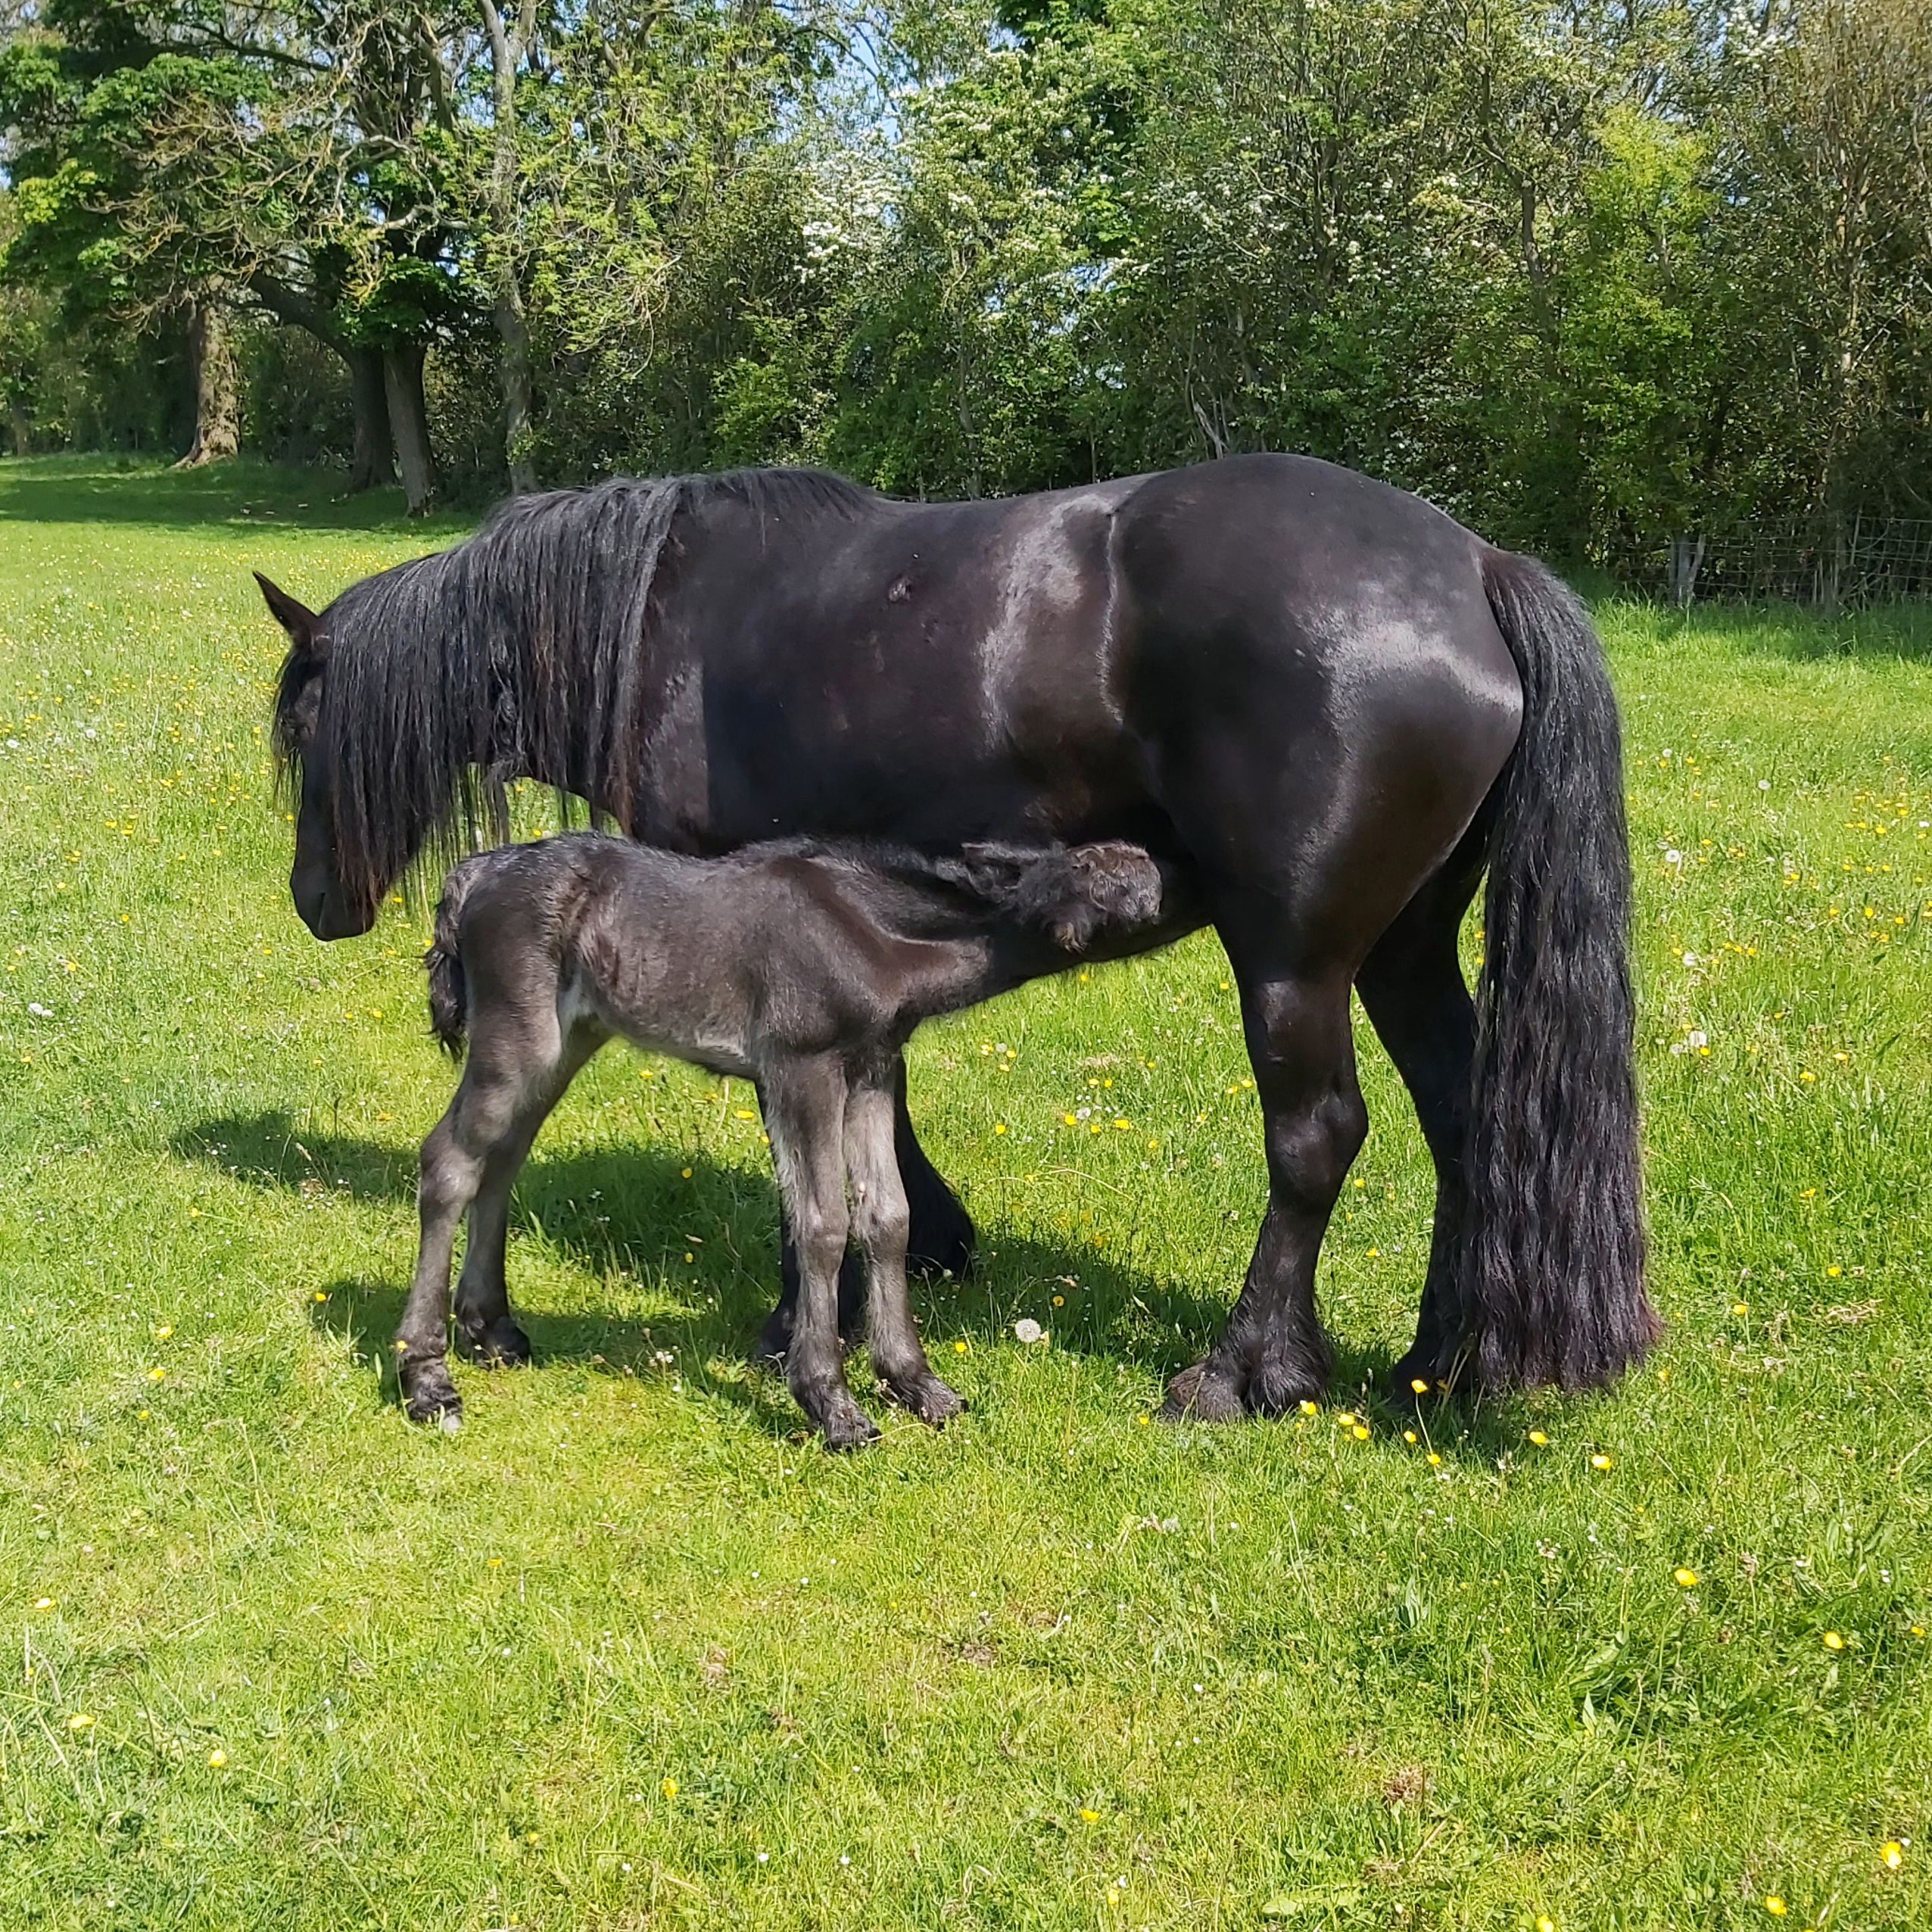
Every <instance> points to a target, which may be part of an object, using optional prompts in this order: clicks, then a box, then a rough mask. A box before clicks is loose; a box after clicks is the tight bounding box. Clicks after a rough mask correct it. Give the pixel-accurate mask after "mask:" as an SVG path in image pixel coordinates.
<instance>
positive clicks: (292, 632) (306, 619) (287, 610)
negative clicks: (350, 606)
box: [255, 570, 322, 650]
mask: <svg viewBox="0 0 1932 1932" xmlns="http://www.w3.org/2000/svg"><path fill="white" fill-rule="evenodd" d="M255 581H256V582H257V584H260V586H261V587H262V597H263V600H264V601H265V602H266V603H267V605H268V607H269V611H270V614H271V615H273V618H274V619H275V621H276V623H278V624H279V625H281V626H282V629H283V630H285V631H287V632H288V641H289V642H290V643H291V644H297V645H300V646H301V647H303V648H304V649H305V650H314V649H315V648H316V638H317V637H319V635H320V634H321V631H322V621H321V619H319V618H318V617H317V616H316V614H315V612H313V611H312V610H311V609H310V608H309V607H308V606H307V604H305V603H301V602H300V601H299V600H298V599H296V598H294V597H291V596H290V595H289V594H288V592H287V591H285V590H284V589H283V588H282V586H281V585H280V584H278V583H276V581H274V580H273V578H268V577H264V576H263V575H262V573H261V572H260V571H259V570H258V571H257V572H255Z"/></svg>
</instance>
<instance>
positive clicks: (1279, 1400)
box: [1246, 1362, 1328, 1416]
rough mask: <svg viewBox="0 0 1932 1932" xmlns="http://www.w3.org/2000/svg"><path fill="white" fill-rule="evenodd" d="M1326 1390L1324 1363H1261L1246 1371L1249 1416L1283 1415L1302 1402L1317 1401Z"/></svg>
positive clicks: (1326, 1377) (1326, 1378) (1326, 1373)
mask: <svg viewBox="0 0 1932 1932" xmlns="http://www.w3.org/2000/svg"><path fill="white" fill-rule="evenodd" d="M1327 1389H1328V1372H1327V1367H1326V1363H1323V1365H1322V1366H1320V1367H1315V1366H1310V1365H1309V1364H1307V1363H1301V1362H1263V1363H1257V1365H1256V1366H1254V1368H1252V1369H1251V1370H1249V1371H1248V1388H1247V1391H1246V1401H1247V1407H1248V1413H1249V1414H1250V1415H1251V1416H1285V1415H1286V1414H1287V1413H1288V1412H1289V1410H1291V1409H1293V1408H1295V1407H1298V1406H1299V1405H1300V1404H1302V1403H1304V1402H1319V1401H1320V1400H1321V1399H1322V1397H1323V1394H1326V1392H1327Z"/></svg>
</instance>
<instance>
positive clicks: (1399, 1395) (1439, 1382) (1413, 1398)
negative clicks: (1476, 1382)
mask: <svg viewBox="0 0 1932 1932" xmlns="http://www.w3.org/2000/svg"><path fill="white" fill-rule="evenodd" d="M1417 1382H1420V1383H1421V1384H1422V1387H1421V1388H1417V1387H1416V1383H1417ZM1468 1385H1469V1377H1468V1376H1466V1375H1463V1376H1458V1375H1457V1373H1455V1372H1454V1370H1453V1369H1452V1370H1451V1372H1450V1373H1447V1375H1445V1374H1444V1373H1442V1370H1441V1365H1440V1364H1439V1363H1435V1362H1434V1361H1430V1360H1424V1359H1423V1358H1422V1357H1419V1356H1416V1355H1414V1354H1408V1355H1404V1357H1402V1359H1401V1361H1399V1362H1398V1363H1396V1364H1395V1366H1394V1367H1393V1368H1392V1369H1391V1370H1389V1372H1388V1376H1387V1378H1386V1379H1385V1380H1384V1382H1383V1383H1382V1400H1383V1401H1385V1402H1386V1403H1387V1404H1388V1406H1389V1407H1391V1409H1394V1410H1398V1411H1399V1412H1402V1413H1408V1414H1413V1413H1414V1412H1415V1411H1416V1410H1417V1409H1418V1408H1419V1407H1421V1405H1422V1404H1423V1403H1424V1402H1425V1401H1428V1400H1429V1398H1431V1397H1434V1398H1436V1399H1437V1400H1438V1401H1440V1400H1441V1398H1443V1397H1444V1396H1445V1395H1455V1394H1460V1393H1462V1392H1463V1391H1464V1390H1465V1389H1466V1388H1467V1387H1468Z"/></svg>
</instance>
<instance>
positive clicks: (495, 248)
mask: <svg viewBox="0 0 1932 1932" xmlns="http://www.w3.org/2000/svg"><path fill="white" fill-rule="evenodd" d="M482 8H483V24H484V26H485V28H486V29H487V30H488V33H489V36H490V70H491V146H492V153H491V168H490V226H491V228H492V229H494V235H493V236H492V238H491V242H492V245H491V251H490V253H491V258H492V259H491V271H492V279H494V282H495V285H496V291H495V292H496V301H495V310H496V319H497V382H498V383H499V384H500V386H501V388H502V390H503V457H504V461H505V463H506V466H507V467H508V469H509V487H510V488H511V490H512V491H513V492H515V493H516V494H518V495H519V496H520V495H522V494H523V493H524V492H525V491H529V490H534V489H535V488H536V487H537V467H536V465H535V464H534V463H533V462H531V457H530V439H531V378H530V323H529V319H528V316H527V314H526V313H525V309H524V306H523V285H522V281H521V279H520V278H519V272H518V263H517V258H516V254H517V251H516V228H517V198H518V185H519V174H520V173H521V170H520V169H519V166H518V155H517V151H516V74H517V70H518V68H519V67H521V66H522V64H523V57H524V55H525V54H526V53H527V52H528V51H529V46H530V41H531V36H532V35H533V34H534V33H535V31H536V26H537V0H520V4H519V6H518V8H517V10H516V18H515V20H514V23H512V22H511V21H509V20H506V19H505V18H504V17H503V10H502V9H501V8H500V7H499V6H498V5H497V0H482Z"/></svg>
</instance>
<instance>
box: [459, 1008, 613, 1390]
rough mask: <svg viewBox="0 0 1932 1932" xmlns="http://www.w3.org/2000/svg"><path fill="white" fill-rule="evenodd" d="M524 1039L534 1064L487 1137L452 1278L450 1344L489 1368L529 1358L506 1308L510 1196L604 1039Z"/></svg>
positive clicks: (542, 1035)
mask: <svg viewBox="0 0 1932 1932" xmlns="http://www.w3.org/2000/svg"><path fill="white" fill-rule="evenodd" d="M548 1017H549V1016H547V1015H546V1016H545V1018H546V1020H547V1019H548ZM531 1035H532V1036H531V1037H527V1038H526V1042H525V1045H526V1048H527V1049H528V1050H529V1051H530V1052H531V1055H532V1057H533V1058H538V1060H539V1064H538V1065H537V1066H536V1067H534V1068H533V1069H531V1070H530V1071H529V1072H528V1074H526V1076H525V1078H524V1080H523V1081H522V1083H521V1087H520V1090H519V1091H518V1092H516V1094H515V1095H514V1096H513V1098H511V1099H510V1100H509V1104H508V1110H507V1111H508V1117H507V1119H506V1120H505V1121H504V1122H503V1125H502V1126H501V1127H500V1130H498V1131H497V1133H496V1134H495V1135H494V1136H493V1137H492V1139H491V1146H490V1149H489V1152H488V1155H486V1156H485V1159H484V1162H483V1167H482V1173H481V1178H480V1179H479V1181H478V1186H477V1190H476V1198H475V1201H474V1202H473V1203H472V1204H471V1207H470V1210H469V1239H468V1241H467V1242H465V1244H464V1246H463V1272H462V1273H460V1275H459V1276H457V1297H456V1326H457V1342H458V1344H459V1345H460V1347H461V1348H463V1351H464V1353H465V1354H467V1355H469V1357H471V1358H472V1360H475V1361H478V1362H481V1363H483V1364H484V1366H485V1367H488V1368H493V1369H500V1368H517V1367H521V1366H522V1364H523V1363H526V1362H528V1360H529V1359H530V1338H529V1337H528V1335H525V1333H524V1332H523V1331H522V1329H520V1328H519V1327H518V1326H517V1325H516V1320H515V1319H514V1318H513V1317H512V1315H511V1313H510V1311H509V1281H508V1279H507V1276H506V1273H505V1262H506V1256H507V1249H508V1245H509V1203H510V1192H511V1190H512V1189H513V1188H514V1187H515V1186H516V1177H517V1176H518V1175H519V1174H520V1173H522V1171H523V1164H524V1162H525V1161H527V1160H528V1158H530V1148H531V1144H532V1143H533V1142H534V1141H535V1139H536V1138H537V1136H538V1132H539V1130H541V1128H542V1126H543V1124H544V1122H545V1121H546V1120H548V1119H549V1118H550V1114H552V1112H553V1111H554V1110H555V1108H556V1104H557V1102H559V1101H560V1100H561V1099H562V1098H563V1096H564V1093H565V1091H566V1089H567V1088H568V1087H569V1085H570V1083H571V1082H572V1080H575V1078H576V1077H577V1075H578V1073H579V1072H580V1071H581V1069H582V1067H583V1065H584V1062H585V1061H587V1060H588V1059H589V1058H591V1055H592V1054H594V1053H595V1052H597V1049H598V1048H599V1047H600V1046H601V1045H603V1039H604V1036H603V1034H602V1033H597V1032H594V1031H591V1030H589V1029H587V1028H586V1027H583V1026H581V1025H580V1026H579V1027H578V1028H577V1029H575V1030H574V1031H572V1033H570V1034H569V1036H567V1037H564V1038H561V1039H559V1038H556V1027H555V1024H554V1022H553V1021H551V1022H550V1024H549V1026H548V1027H547V1029H546V1028H545V1027H544V1026H542V1025H541V1024H540V1025H539V1026H538V1027H534V1028H533V1029H531Z"/></svg>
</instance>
